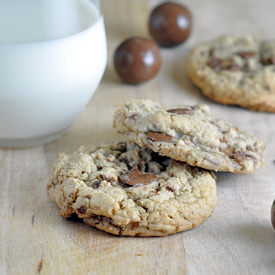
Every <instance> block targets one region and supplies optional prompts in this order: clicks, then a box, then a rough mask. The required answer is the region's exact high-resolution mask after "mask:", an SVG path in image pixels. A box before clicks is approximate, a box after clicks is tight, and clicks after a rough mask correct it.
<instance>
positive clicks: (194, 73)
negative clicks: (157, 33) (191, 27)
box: [187, 35, 275, 112]
mask: <svg viewBox="0 0 275 275" xmlns="http://www.w3.org/2000/svg"><path fill="white" fill-rule="evenodd" d="M187 63H188V64H187V71H188V75H189V76H190V78H191V80H192V81H193V83H194V84H195V85H196V86H198V87H199V88H200V89H201V91H202V92H203V93H204V94H205V95H206V96H208V97H209V98H211V99H212V100H214V101H216V102H219V103H222V104H232V105H239V106H242V107H244V108H247V109H251V110H256V111H264V112H275V40H269V41H260V40H258V39H256V38H254V37H252V36H243V37H239V36H232V35H231V36H230V35H227V36H222V37H219V38H217V39H215V40H214V41H210V42H206V43H203V44H201V45H198V46H197V47H195V48H194V49H193V50H192V51H191V52H190V54H189V57H188V62H187Z"/></svg>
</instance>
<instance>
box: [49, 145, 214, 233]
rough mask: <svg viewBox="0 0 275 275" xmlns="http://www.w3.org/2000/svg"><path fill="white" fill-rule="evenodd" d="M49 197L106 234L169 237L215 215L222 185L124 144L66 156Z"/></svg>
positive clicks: (67, 214)
mask: <svg viewBox="0 0 275 275" xmlns="http://www.w3.org/2000/svg"><path fill="white" fill-rule="evenodd" d="M48 195H49V197H50V198H51V199H52V200H53V201H55V202H56V204H57V205H58V207H59V208H60V213H61V215H62V216H64V217H70V216H72V215H77V216H78V217H79V218H81V219H83V221H84V222H85V223H87V224H89V225H91V226H94V227H96V228H99V229H101V230H104V231H106V232H109V233H112V234H116V235H126V236H165V235H168V234H173V233H176V232H180V231H184V230H188V229H191V228H193V227H195V226H197V225H199V224H201V223H202V222H203V221H204V220H206V219H207V218H208V217H209V216H210V215H211V214H212V211H213V210H214V208H215V205H216V184H215V177H214V175H213V174H212V173H211V172H209V171H206V170H204V169H201V168H197V167H191V166H189V165H188V164H186V163H182V162H179V161H175V160H172V159H170V158H167V157H163V156H160V155H158V154H156V153H154V152H153V151H152V150H150V149H144V148H141V147H139V146H138V145H137V144H135V143H133V142H118V143H115V144H111V145H106V146H99V147H93V146H84V147H81V148H80V149H79V150H78V151H76V152H75V153H74V154H72V155H66V154H61V155H60V157H59V159H58V161H57V162H56V165H55V167H54V170H53V173H52V177H51V180H50V182H49V184H48Z"/></svg>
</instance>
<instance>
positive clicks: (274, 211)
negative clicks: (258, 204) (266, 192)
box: [271, 200, 275, 229]
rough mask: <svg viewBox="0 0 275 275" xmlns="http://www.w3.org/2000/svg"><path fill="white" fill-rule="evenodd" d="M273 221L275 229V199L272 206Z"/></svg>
mask: <svg viewBox="0 0 275 275" xmlns="http://www.w3.org/2000/svg"><path fill="white" fill-rule="evenodd" d="M271 222H272V225H273V228H274V229H275V200H274V201H273V204H272V207H271Z"/></svg>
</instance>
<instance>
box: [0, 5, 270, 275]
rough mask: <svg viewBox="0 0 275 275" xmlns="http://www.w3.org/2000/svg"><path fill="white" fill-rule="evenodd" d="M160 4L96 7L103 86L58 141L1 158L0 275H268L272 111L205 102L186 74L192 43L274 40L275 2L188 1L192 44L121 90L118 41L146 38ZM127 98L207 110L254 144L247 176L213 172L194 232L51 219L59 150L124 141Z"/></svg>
mask: <svg viewBox="0 0 275 275" xmlns="http://www.w3.org/2000/svg"><path fill="white" fill-rule="evenodd" d="M158 2H159V1H147V0H142V1H138V0H131V1H130V0H104V1H102V4H103V12H104V14H105V22H106V29H107V37H108V49H109V63H108V66H107V69H106V73H105V75H104V78H103V81H102V83H101V85H100V87H99V88H98V90H97V92H96V93H95V95H94V97H93V98H92V100H91V101H90V102H89V104H88V106H87V107H86V109H85V110H84V111H83V112H82V114H81V115H80V117H79V118H78V120H77V121H76V122H75V124H74V125H73V126H72V127H71V128H70V129H69V130H68V132H67V133H66V134H65V135H64V136H63V137H62V138H60V139H58V140H56V141H54V142H51V143H49V144H47V145H45V146H41V147H38V148H31V149H25V150H23V149H22V150H1V151H0V186H1V187H0V209H1V211H0V219H1V226H0V274H36V273H41V274H92V273H95V274H185V273H187V274H211V275H212V274H249V275H250V274H275V231H274V230H273V229H272V226H271V222H270V207H271V203H272V201H273V199H274V198H275V163H274V159H275V114H265V113H256V112H251V111H247V110H244V109H241V108H237V107H226V106H221V105H218V104H215V103H212V102H210V101H209V100H208V99H207V98H205V97H204V96H202V94H201V93H200V92H199V91H198V90H197V89H196V88H194V87H193V86H192V85H191V83H190V81H189V80H188V78H187V77H186V72H185V57H186V54H187V52H188V51H189V50H190V48H191V47H192V46H194V45H195V44H196V43H199V42H200V41H205V40H207V39H211V38H214V37H215V36H217V35H220V34H223V33H241V34H245V33H251V34H254V35H257V36H260V37H267V38H270V37H272V36H274V23H275V21H274V20H275V17H274V10H275V2H274V1H272V0H271V1H267V0H265V1H263V0H262V1H258V0H245V1H244V0H242V1H239V0H232V1H227V2H225V1H219V0H211V1H205V0H189V1H187V0H186V1H185V2H186V4H187V5H188V7H190V9H191V10H192V12H193V15H194V19H195V20H194V22H195V23H194V29H193V33H192V36H191V38H190V39H189V40H188V42H187V43H185V44H184V45H182V46H180V47H177V48H176V49H170V50H168V49H166V50H164V49H163V50H161V55H162V57H163V66H162V68H161V71H160V73H159V74H158V76H157V77H156V78H155V79H153V80H152V81H150V82H148V83H146V84H144V85H140V86H129V85H125V84H122V83H121V82H120V80H119V79H118V77H117V76H116V74H115V72H114V70H113V65H112V54H113V52H114V49H115V47H116V46H117V45H118V43H119V42H120V41H121V40H122V39H124V38H127V37H129V36H134V35H138V36H145V37H149V35H148V32H147V26H146V25H147V17H148V13H149V11H150V8H151V7H152V6H154V5H155V4H156V3H158ZM129 98H151V99H154V100H157V101H160V102H162V103H164V104H167V105H169V104H179V103H182V104H195V103H207V104H209V105H210V106H211V109H212V113H213V114H214V115H215V116H216V117H220V118H224V119H227V120H230V121H231V122H233V123H236V124H238V125H239V126H240V127H241V128H243V129H245V130H247V131H248V132H249V133H250V134H253V135H255V136H257V137H259V138H260V139H262V140H263V141H264V142H265V144H266V146H267V152H266V155H265V160H266V164H265V166H264V167H263V168H261V169H260V170H259V171H257V172H256V173H254V174H252V175H246V176H241V175H234V174H229V173H218V175H217V176H218V180H217V186H218V204H217V208H216V210H215V212H214V214H213V216H212V217H211V218H210V219H209V220H207V221H206V222H205V223H204V224H202V225H201V226H199V227H198V228H196V229H194V230H190V231H188V232H184V233H179V234H176V235H172V236H169V237H164V238H125V237H114V236H112V235H109V234H105V233H103V232H100V231H98V230H96V229H93V228H90V227H89V226H86V225H84V224H82V223H77V222H72V221H67V220H65V219H63V218H61V217H60V216H59V211H58V208H57V207H56V205H55V204H54V203H53V202H52V201H50V200H49V199H48V197H47V195H46V183H47V179H48V176H49V171H50V167H51V166H52V164H53V163H54V161H55V160H56V158H57V154H58V153H59V152H63V151H66V152H72V151H73V150H75V149H77V148H78V147H79V146H80V145H81V144H82V143H94V144H99V143H107V142H112V141H114V140H118V139H122V138H123V137H121V136H119V135H118V134H116V131H115V130H114V129H113V128H112V115H113V112H114V110H115V109H116V108H117V107H118V106H119V105H120V104H122V103H123V102H124V101H125V100H127V99H129Z"/></svg>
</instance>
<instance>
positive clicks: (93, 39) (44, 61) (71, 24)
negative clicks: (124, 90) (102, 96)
mask: <svg viewBox="0 0 275 275" xmlns="http://www.w3.org/2000/svg"><path fill="white" fill-rule="evenodd" d="M106 59H107V49H106V38H105V28H104V22H103V17H102V14H101V12H100V8H99V1H96V0H94V1H92V0H5V1H4V0H0V147H25V146H36V145H40V144H43V143H45V142H49V141H51V140H53V139H55V138H57V137H59V136H60V135H62V134H63V133H64V131H66V129H67V128H68V127H70V125H72V123H73V122H74V121H75V119H76V118H77V116H78V115H79V114H80V112H81V111H82V110H83V108H84V107H85V105H86V104H87V103H88V101H89V100H90V98H91V96H92V95H93V93H94V91H95V90H96V88H97V86H98V84H99V82H100V80H101V78H102V75H103V72H104V69H105V67H106Z"/></svg>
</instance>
